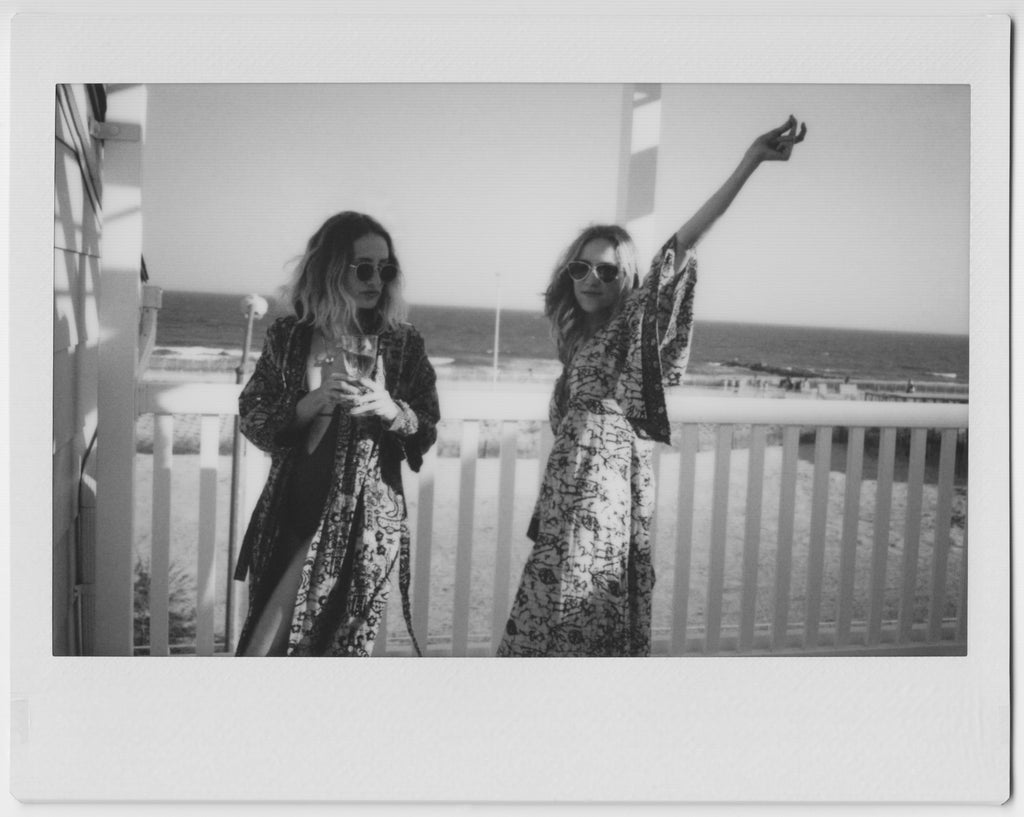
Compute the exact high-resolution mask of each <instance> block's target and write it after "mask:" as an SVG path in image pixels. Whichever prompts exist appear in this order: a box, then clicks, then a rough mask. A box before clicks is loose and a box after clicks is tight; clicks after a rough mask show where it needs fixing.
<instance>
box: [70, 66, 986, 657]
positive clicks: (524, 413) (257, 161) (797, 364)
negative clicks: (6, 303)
mask: <svg viewBox="0 0 1024 817" xmlns="http://www.w3.org/2000/svg"><path fill="white" fill-rule="evenodd" d="M57 104H58V116H57V122H58V126H59V130H58V134H57V142H58V149H57V153H56V156H57V161H58V165H57V169H56V185H57V187H56V196H55V207H56V218H57V220H58V222H59V230H58V234H57V241H56V243H57V245H58V250H59V252H56V255H55V259H56V260H55V263H57V264H58V266H59V268H58V269H56V270H55V276H54V280H55V292H54V303H55V320H56V326H55V332H56V333H58V334H57V335H56V337H57V346H58V347H60V348H59V351H58V349H57V348H55V358H54V361H55V362H54V366H55V371H59V372H60V373H61V374H62V375H63V374H64V373H65V372H66V373H67V375H68V376H61V377H56V378H55V384H60V386H61V389H55V391H54V407H55V416H60V419H61V420H62V421H63V420H65V419H66V420H67V424H68V427H67V428H66V429H64V428H62V429H60V432H61V435H62V438H64V437H66V440H64V439H55V445H56V446H58V447H61V448H63V447H64V443H65V442H66V444H67V445H68V446H70V447H71V450H70V451H67V452H66V453H65V452H63V451H61V452H60V453H59V454H55V455H54V457H55V462H59V461H61V460H66V461H68V462H69V463H70V464H72V465H73V466H74V467H73V468H72V474H71V475H72V476H73V477H75V478H76V481H75V482H74V483H72V484H67V485H65V484H63V483H65V482H66V481H65V480H64V478H63V474H56V473H55V480H57V481H58V482H57V483H55V492H54V495H55V498H56V499H61V498H63V496H62V495H67V496H68V498H69V499H71V498H72V497H74V498H75V499H77V498H78V495H84V494H86V493H87V492H88V493H93V492H94V493H95V494H96V495H97V496H100V495H103V494H104V490H103V488H102V487H101V486H106V485H107V480H108V479H118V480H119V483H120V484H119V485H118V490H117V491H116V494H117V497H118V498H120V499H122V500H123V501H122V502H118V503H117V504H113V502H109V501H108V503H106V504H104V503H103V502H102V501H99V502H96V503H93V502H89V503H88V505H89V506H92V505H93V504H95V507H96V510H95V512H94V513H95V516H94V518H93V519H90V522H91V523H92V524H91V526H90V525H86V526H79V528H78V529H77V531H76V533H77V534H78V536H79V538H78V540H77V541H74V540H73V539H72V538H70V537H69V538H67V539H65V541H63V542H61V543H57V544H58V546H57V547H56V549H55V552H54V561H55V575H56V576H59V575H60V569H59V568H58V566H60V567H63V566H65V565H67V570H68V572H69V575H67V576H66V577H64V582H63V584H64V586H65V588H67V589H71V590H72V592H71V593H70V594H69V593H64V596H65V599H64V602H65V604H64V605H63V607H64V609H59V608H58V610H57V618H56V619H55V621H54V634H55V639H61V640H60V641H56V640H55V652H57V651H58V646H61V647H62V649H61V650H60V651H61V652H62V653H72V654H86V655H89V654H92V655H126V654H135V655H169V654H175V655H176V654H180V653H186V652H195V653H198V654H200V655H210V654H219V653H224V652H226V653H237V654H238V655H241V656H256V655H288V656H296V657H299V656H324V655H330V656H364V657H365V656H370V655H374V656H381V655H427V656H434V655H437V656H442V655H448V656H467V655H470V656H493V655H498V656H505V657H516V656H519V657H528V656H534V657H543V656H548V657H559V656H561V657H588V656H589V657H595V656H619V657H626V656H634V657H642V656H648V655H730V654H741V655H750V654H768V655H792V654H798V655H799V654H810V655H818V654H857V655H894V654H895V655H900V654H906V655H911V654H964V653H965V652H966V651H967V649H968V644H967V634H966V620H967V601H968V598H967V585H966V582H965V581H963V578H964V576H965V575H966V566H967V538H966V535H965V532H966V529H967V498H968V485H967V467H966V466H967V456H968V446H967V440H968V419H967V417H968V414H967V409H968V405H969V401H968V398H969V389H970V379H969V366H968V363H969V351H970V347H969V337H968V334H967V332H968V298H967V296H968V271H969V255H968V235H969V218H970V212H969V200H968V192H969V182H970V173H969V161H970V151H969V133H970V120H969V112H970V89H969V87H967V86H962V85H961V86H933V85H915V86H906V85H893V86H879V85H870V86H864V85H851V86H840V85H813V86H801V85H720V86H716V85H693V86H688V85H674V84H671V85H668V84H667V85H660V84H655V85H648V84H632V83H631V84H623V85H606V84H587V85H562V84H538V85H523V84H511V83H509V84H493V83H478V84H472V85H470V84H454V83H447V84H385V85H377V86H375V85H366V84H352V85H324V84H321V85H300V86H291V85H258V84H255V85H241V86H239V85H218V84H209V85H162V84H154V85H143V86H129V87H124V86H107V85H99V86H96V85H89V86H84V87H77V88H76V87H74V86H61V87H60V88H59V89H58V91H57ZM121 109H124V110H125V114H122V115H121V116H118V114H117V111H119V110H121ZM108 110H109V111H110V112H111V113H112V117H111V121H114V122H118V123H121V122H123V121H125V120H129V119H131V118H138V120H139V121H138V122H132V123H131V124H133V125H135V126H136V130H137V131H138V132H141V131H142V130H143V129H144V130H145V134H146V136H145V141H144V143H142V144H141V145H140V143H138V142H131V143H129V145H128V147H127V148H126V150H127V151H130V152H131V155H132V160H133V165H132V167H133V169H134V168H137V169H138V172H139V186H138V188H137V190H138V201H139V202H140V203H141V207H140V208H139V209H138V211H137V212H136V214H135V231H134V232H129V231H128V228H127V227H126V226H120V227H119V228H118V230H119V233H120V234H121V235H123V237H124V240H126V241H132V242H133V245H132V246H133V247H137V246H141V253H139V263H138V265H137V266H138V269H133V268H129V270H127V271H126V277H128V278H129V280H127V281H125V282H124V284H125V290H126V291H125V292H124V293H123V296H124V297H125V298H130V297H131V296H133V295H134V296H135V298H136V300H137V304H136V305H135V306H134V307H133V308H132V309H131V310H128V309H126V308H125V307H124V304H123V303H122V304H119V309H118V314H117V315H112V314H109V313H110V310H109V309H107V307H106V306H105V305H103V304H102V303H100V301H101V296H100V295H99V294H98V293H101V292H102V287H101V286H100V281H99V278H100V276H102V275H103V274H104V272H103V271H102V270H103V266H102V259H103V252H102V251H94V246H95V245H96V244H97V243H98V242H96V241H95V239H97V238H99V234H98V233H97V232H95V229H96V224H97V223H101V222H102V211H100V212H97V213H95V214H94V213H92V212H91V211H90V210H89V209H88V207H87V206H86V205H88V204H89V203H90V202H89V200H88V195H89V193H90V191H99V190H101V189H102V188H103V186H104V184H103V182H104V178H103V174H104V168H103V167H102V164H101V163H102V161H103V159H109V158H110V157H111V155H112V154H115V153H116V152H117V151H118V149H119V147H120V146H119V145H118V144H117V141H116V140H117V138H118V137H117V136H115V137H113V138H112V139H111V140H103V138H102V136H103V132H102V130H100V129H102V128H103V127H104V125H103V124H96V125H94V127H93V129H94V130H98V131H99V134H98V135H97V136H91V135H89V134H88V133H83V132H82V129H81V128H80V123H85V122H94V123H103V122H104V121H105V120H106V119H107V112H108ZM269 111H273V112H274V117H273V119H272V120H271V121H269V122H268V121H267V114H268V112H269ZM790 111H798V112H799V113H800V117H799V118H798V117H797V116H796V115H795V114H790V113H789V112H790ZM132 114H134V115H135V117H132ZM874 120H877V121H884V122H885V127H884V128H877V129H874V130H873V131H872V132H869V133H867V134H865V133H864V132H863V129H862V128H861V127H860V125H859V123H862V122H864V121H874ZM297 123H302V124H301V125H299V126H298V127H297ZM116 126H117V125H115V127H116ZM211 134H214V135H215V136H214V137H213V138H211ZM707 134H714V136H715V138H714V140H708V139H707V136H706V135H707ZM936 134H942V138H941V139H936V138H935V137H936ZM581 136H583V137H585V138H582V139H581ZM101 142H102V150H100V149H99V144H100V143H101ZM76 145H80V146H81V151H82V153H81V154H80V153H79V152H77V149H76V147H75V146H76ZM91 173H97V174H98V178H96V179H93V178H92V177H91V175H90V174H91ZM83 182H85V183H83ZM83 188H84V189H83ZM97 195H98V193H97ZM268 196H269V198H268ZM271 199H277V200H280V201H282V202H286V203H287V204H286V206H284V207H283V208H274V207H271V206H268V205H269V201H270V200H271ZM780 202H785V205H784V206H780ZM76 216H81V217H82V219H83V221H86V222H87V223H86V224H85V225H84V226H83V224H82V223H80V222H79V221H77V220H76ZM125 221H126V223H127V220H125ZM121 231H123V232H121ZM866 237H870V238H866ZM79 239H80V240H81V242H82V243H81V245H79V244H77V243H76V242H77V241H78V240H79ZM112 243H113V242H111V241H110V240H109V236H104V241H103V251H110V250H113V249H114V248H113V247H112V246H111V244H112ZM125 255H126V256H128V255H129V252H126V253H125ZM83 257H88V260H83ZM132 257H134V256H132ZM143 260H144V261H145V266H144V268H143ZM143 269H144V270H145V272H143ZM282 284H283V286H282ZM108 321H109V325H107V324H108ZM119 321H120V323H119ZM92 327H95V328H96V329H98V331H99V333H100V334H101V335H102V334H105V333H106V332H110V333H111V334H116V335H117V336H118V337H119V338H120V339H121V340H122V341H124V342H125V344H126V345H128V346H132V347H133V349H131V350H130V351H131V353H132V354H134V355H135V356H136V358H137V360H138V362H137V364H136V366H135V367H134V370H127V369H125V368H124V367H123V366H121V364H120V363H119V361H118V360H117V359H111V360H110V364H109V366H108V365H107V361H106V359H105V358H103V357H101V356H100V355H99V354H98V350H97V348H96V345H95V344H92V343H90V338H89V332H90V329H91V328H92ZM133 327H138V328H139V332H138V333H136V332H135V331H134V330H133ZM128 351H129V350H126V354H128ZM79 356H85V357H87V358H91V359H90V360H82V361H79V360H78V357H79ZM243 358H244V360H243ZM97 359H98V361H99V362H98V364H97V362H96V361H97ZM326 361H333V362H326ZM338 364H341V365H340V366H339V365H338ZM325 366H326V368H324V367H325ZM108 369H110V370H108ZM86 371H97V378H96V381H92V380H87V379H86V377H85V375H84V372H86ZM76 373H79V374H80V376H78V377H76ZM96 382H103V383H105V384H109V388H105V389H104V392H105V393H104V395H103V396H102V397H99V396H98V395H97V393H96ZM76 386H77V387H78V388H80V389H81V393H74V392H66V391H64V390H63V389H65V388H66V389H73V388H74V387H76ZM117 389H120V390H121V392H122V393H121V394H118V393H117V391H116V390H117ZM135 395H139V399H138V400H137V401H136V404H135V406H134V412H132V405H131V404H132V400H133V397H134V396H135ZM91 400H95V401H96V404H97V405H98V406H99V411H96V410H95V408H96V407H95V406H93V405H91V404H90V401H91ZM105 401H109V402H105ZM72 406H77V408H78V410H79V412H80V413H81V417H66V414H67V411H68V409H70V408H71V407H72ZM108 406H109V409H108ZM104 409H108V410H109V411H110V412H111V413H114V412H118V416H116V417H114V418H111V422H112V423H116V424H117V425H116V426H114V430H113V431H112V432H109V433H108V434H103V433H99V434H97V433H96V432H97V425H98V423H99V419H98V417H99V416H103V415H104ZM94 423H95V425H94ZM132 428H134V445H129V446H128V447H127V449H126V451H125V456H124V459H123V461H122V460H119V459H115V458H114V457H113V455H110V456H109V457H105V456H104V451H103V448H104V446H103V445H102V442H100V440H103V439H109V438H110V437H111V436H112V435H113V434H116V433H118V432H119V431H120V430H122V429H123V432H124V433H125V435H126V436H127V434H128V433H129V430H130V429H132ZM236 430H237V434H236ZM55 433H57V430H56V429H55ZM94 438H96V439H94ZM83 446H84V451H83V452H80V451H78V450H77V449H79V448H83ZM85 452H87V453H88V455H89V456H88V457H86V456H85V455H84V454H85ZM105 468H109V471H104V470H103V469H105ZM79 478H80V479H79ZM72 489H74V490H72ZM75 492H78V495H76V493H75ZM84 499H85V497H84V496H83V500H84ZM67 516H68V519H69V526H68V529H69V531H70V530H71V526H70V520H72V519H74V517H75V514H74V513H73V512H69V513H68V514H67ZM109 517H112V518H109ZM90 527H91V529H90ZM118 527H122V528H123V533H121V535H120V536H116V537H108V536H105V535H101V536H97V534H96V531H97V530H98V529H99V530H103V531H107V530H109V531H111V532H113V531H114V530H115V529H117V528H118ZM127 536H130V537H131V540H132V545H133V547H132V549H131V551H130V552H128V551H127V550H126V549H125V548H123V547H122V546H121V545H120V544H119V545H118V547H117V548H114V549H108V548H106V547H104V546H102V545H101V544H100V543H101V542H110V543H113V542H115V541H116V542H118V543H122V542H124V541H125V537H127ZM90 539H91V541H90ZM128 559H130V563H131V567H132V570H131V581H130V585H125V586H118V583H117V582H115V577H118V578H119V579H120V582H119V584H121V585H124V582H125V577H126V576H128V573H127V572H126V570H125V569H124V568H125V562H126V560H128ZM86 571H88V572H89V573H90V574H91V575H84V573H85V572H86ZM73 577H74V580H72V579H73ZM129 590H130V591H131V603H130V604H127V603H126V600H127V595H126V594H127V592H128V591H129ZM56 601H57V600H56V599H55V603H56ZM129 619H130V621H131V628H130V629H131V634H132V635H131V639H127V638H126V637H125V636H126V634H127V632H128V630H129V628H128V627H127V626H126V624H127V623H128V621H129ZM65 623H67V626H66V627H64V626H61V625H64V624H65ZM65 633H67V634H68V635H69V636H70V637H71V639H72V640H71V641H68V640H67V638H61V636H64V635H65ZM417 634H418V637H417Z"/></svg>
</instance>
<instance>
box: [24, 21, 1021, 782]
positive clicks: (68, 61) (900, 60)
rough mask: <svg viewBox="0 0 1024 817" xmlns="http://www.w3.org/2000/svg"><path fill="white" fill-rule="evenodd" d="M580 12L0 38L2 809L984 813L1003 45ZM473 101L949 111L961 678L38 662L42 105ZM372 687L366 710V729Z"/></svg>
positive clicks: (1001, 338) (993, 599)
mask: <svg viewBox="0 0 1024 817" xmlns="http://www.w3.org/2000/svg"><path fill="white" fill-rule="evenodd" d="M981 5H982V4H978V6H981ZM589 7H590V8H592V9H596V10H598V11H599V12H600V13H596V12H595V13H590V14H585V15H584V14H578V13H562V14H557V15H555V14H551V13H548V12H546V11H544V10H543V7H542V6H540V5H536V6H533V5H530V4H525V5H522V4H521V5H517V6H516V9H518V10H519V11H517V13H515V14H502V13H499V10H500V8H501V7H498V9H495V10H491V11H487V12H486V13H484V14H483V15H481V16H473V15H471V14H469V13H467V11H466V10H467V9H471V8H472V7H471V6H470V5H469V4H449V5H447V6H443V7H442V8H443V9H445V10H447V12H448V13H440V14H439V13H437V12H436V11H435V12H434V13H432V14H429V15H422V16H421V15H418V14H416V13H414V12H413V11H408V12H407V13H394V12H392V13H386V14H373V13H369V12H371V11H372V10H373V8H374V7H373V6H371V5H360V4H352V5H351V6H350V8H353V9H356V10H366V11H367V12H368V13H366V14H354V15H353V14H350V15H349V16H347V17H344V18H342V17H338V16H335V15H330V14H326V13H322V14H321V15H320V16H319V18H317V17H316V15H311V16H307V17H301V16H299V15H298V14H297V13H296V11H295V10H296V9H298V8H300V6H292V7H290V8H289V9H288V11H287V12H286V13H282V11H281V10H282V8H283V7H282V6H277V5H276V4H269V3H268V4H266V5H265V6H262V7H260V8H265V9H268V10H269V9H276V10H277V13H276V14H270V13H264V14H259V15H253V16H247V17H244V18H243V17H241V16H238V15H232V14H224V15H222V16H218V17H201V16H200V15H198V14H196V13H192V14H174V15H171V16H168V17H165V18H164V17H161V18H155V17H153V16H152V15H150V14H144V13H139V14H136V15H131V16H129V15H126V14H121V15H118V16H116V17H110V18H107V19H102V18H101V17H100V16H99V15H96V14H93V15H89V16H83V17H74V16H72V15H71V14H69V13H64V14H60V15H58V16H55V17H49V18H47V17H43V16H40V15H32V14H26V15H22V16H19V17H17V18H16V19H15V20H14V21H13V25H12V32H13V48H12V86H11V99H12V109H13V111H14V117H13V119H12V139H11V151H12V166H13V168H14V170H15V171H16V172H15V173H14V174H13V175H12V199H11V200H12V206H11V215H12V222H11V223H12V228H11V248H12V264H11V270H12V279H13V284H14V287H15V296H14V297H13V298H12V303H14V304H17V308H15V307H13V306H12V307H11V310H10V332H11V334H12V336H13V337H14V338H29V339H32V338H35V339H39V338H42V339H43V341H42V342H39V343H38V344H32V343H29V344H25V346H27V348H23V347H22V345H21V344H19V350H18V355H17V356H16V357H15V358H14V359H12V362H11V377H10V382H11V383H12V384H16V385H17V390H16V391H17V398H18V399H17V404H16V405H12V406H11V419H12V423H13V427H14V428H16V429H18V430H19V431H18V434H16V435H13V436H12V439H11V457H12V465H13V468H14V470H15V471H16V472H17V480H16V481H13V480H12V502H11V511H12V526H13V536H12V550H11V574H10V583H11V599H12V619H11V622H12V635H11V669H12V678H11V697H12V738H11V758H12V766H11V788H12V791H13V792H14V794H15V795H16V796H18V797H20V798H23V799H44V800H49V799H77V800H81V799H115V800H120V799H128V800H147V799H174V798H189V799H204V800H209V799H213V800H216V799H229V800H239V799H256V800H284V799H302V800H357V801H363V800H386V801H409V800H416V801H423V800H426V801H437V800H448V801H451V800H472V801H489V800H503V801H524V800H543V801H550V800H562V801H586V800H603V801H619V802H621V801H627V800H646V801H679V800H685V801H707V800H731V801H762V802H763V801H773V800H799V801H802V800H818V801H833V802H834V801H857V800H873V801H882V802H898V801H931V802H936V801H937V802H943V801H960V802H964V801H1001V800H1003V799H1005V797H1006V796H1007V794H1008V791H1007V787H1008V746H1009V731H1008V723H1009V709H1008V672H1009V656H1008V643H1009V640H1008V639H1009V612H1010V609H1009V558H1008V556H1009V554H1008V543H1009V538H1008V524H1009V511H1008V506H1007V501H1008V476H1009V469H1008V465H1009V463H1008V462H1007V460H1006V454H1005V452H1006V440H1007V436H1006V434H1007V428H1008V412H1007V410H1006V409H1007V405H1008V385H1007V380H1006V372H1007V366H1008V361H1007V353H1008V350H1007V344H1006V340H1007V337H1008V335H1007V317H1008V316H1007V314H1006V311H1007V307H1006V305H1007V304H1008V302H1009V294H1008V280H1007V275H1006V271H1007V268H1008V249H1009V230H1008V207H1007V201H1008V179H1009V175H1008V163H1007V149H1008V145H1009V142H1008V126H1009V109H1008V98H1009V97H1008V95H1009V64H1008V63H1009V35H1010V28H1009V21H1008V19H1007V18H1005V17H999V16H990V17H981V16H966V15H965V14H964V10H963V8H962V4H958V6H957V7H956V8H957V9H958V11H957V13H958V14H959V15H960V16H957V17H946V18H934V17H902V18H895V17H893V18H887V19H880V18H869V17H860V16H850V17H839V16H828V17H810V16H797V17H793V18H788V19H787V18H784V17H781V16H778V15H773V16H758V15H757V14H756V13H754V12H753V10H754V9H756V8H761V7H755V6H753V4H750V5H746V4H735V5H730V6H724V7H723V6H714V8H716V9H719V8H722V9H723V10H725V9H728V10H729V11H731V12H733V13H734V14H744V15H745V16H728V17H726V16H702V17H685V16H679V15H678V14H675V15H673V14H670V13H666V11H667V9H668V8H669V7H668V6H666V5H665V4H653V3H651V4H643V3H639V4H633V5H631V6H630V7H629V10H628V12H629V13H623V12H624V10H623V8H622V7H621V6H620V5H619V4H590V6H589ZM122 8H123V7H122ZM221 8H226V9H228V10H230V9H231V8H232V7H231V6H230V5H228V6H222V7H221ZM301 8H306V9H309V10H310V11H311V12H312V11H315V10H321V11H326V9H327V7H326V6H324V5H319V4H310V5H308V6H305V7H301ZM396 8H397V7H396ZM405 8H407V9H412V8H414V7H412V6H406V7H405ZM415 8H418V7H415ZM567 8H568V9H578V8H580V7H578V6H568V7H567ZM672 8H674V6H673V7H672ZM686 8H687V9H689V8H693V9H694V10H697V11H700V10H704V11H705V12H706V10H707V8H708V6H705V5H699V4H695V5H694V6H693V7H686ZM780 8H786V9H789V10H793V11H800V10H806V6H804V5H803V4H801V5H797V4H783V6H781V7H780ZM857 8H859V9H862V10H864V7H862V6H858V7H857ZM974 8H975V7H972V10H973V9H974ZM875 11H876V12H878V11H879V9H878V8H875ZM385 57H386V58H385ZM469 79H472V80H474V81H495V82H497V81H538V82H544V81H556V80H557V81H563V82H564V81H575V82H622V81H661V82H773V83H780V82H782V83H785V82H811V83H847V82H855V83H867V82H875V83H918V82H920V83H968V84H970V85H971V87H972V94H971V98H972V191H971V196H972V199H971V202H972V207H971V214H972V216H971V231H972V235H971V325H972V335H971V357H972V372H971V427H972V434H971V449H972V450H971V463H970V469H971V470H970V486H971V495H970V503H971V505H970V519H971V532H970V541H971V545H970V547H971V556H970V566H971V567H970V577H969V581H970V587H969V592H970V632H969V644H970V655H969V656H968V657H967V658H965V659H950V658H942V659H933V658H910V659H906V658H884V659H882V658H876V659H865V658H860V659H805V658H792V659H781V660H780V659H692V658H691V659H650V660H644V661H614V660H613V661H608V660H588V661H556V660H552V661H541V662H500V661H491V660H472V659H448V660H428V661H411V660H410V661H399V660H391V661H377V662H373V661H371V662H363V663H358V662H346V663H344V664H343V665H341V664H339V663H338V662H332V661H304V662H287V661H264V662H234V661H230V660H214V659H207V660H197V659H192V660H189V659H179V660H152V661H150V660H143V659H102V658H95V659H73V658H70V659H69V658H53V657H51V656H49V654H48V653H49V645H50V597H49V582H50V550H49V541H48V527H49V526H48V524H47V520H48V514H49V512H48V510H47V503H46V500H48V498H49V485H50V466H49V439H48V437H49V433H50V428H49V425H48V424H47V423H46V422H39V418H42V417H46V416H47V415H49V413H50V406H51V395H50V385H49V382H48V379H47V378H48V373H49V371H50V349H49V348H48V344H47V343H46V342H45V339H46V338H47V337H49V335H50V331H49V323H48V316H49V315H50V314H51V313H52V288H51V283H52V250H51V244H50V241H51V237H52V234H51V230H52V226H51V225H52V221H51V218H52V195H53V193H52V179H53V158H52V127H53V85H54V84H55V83H58V82H83V81H94V82H172V81H173V82H189V81H220V82H236V81H237V82H243V81H261V82H268V81H272V82H282V81H290V82H344V81H389V82H400V81H424V80H429V81H441V82H447V81H452V82H456V81H466V80H469ZM270 204H271V205H272V204H273V203H272V202H270ZM22 304H24V305H25V307H24V308H22ZM13 393H14V389H12V394H13ZM44 588H45V592H44ZM366 690H373V696H374V698H375V699H376V701H377V704H378V705H377V706H374V707H370V708H366V707H363V706H362V704H363V702H365V700H366V695H365V691H366ZM357 702H358V704H359V705H357ZM296 726H299V727H301V730H302V731H301V733H298V732H296V731H295V727H296Z"/></svg>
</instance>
